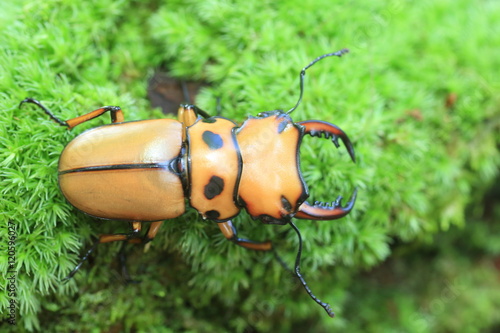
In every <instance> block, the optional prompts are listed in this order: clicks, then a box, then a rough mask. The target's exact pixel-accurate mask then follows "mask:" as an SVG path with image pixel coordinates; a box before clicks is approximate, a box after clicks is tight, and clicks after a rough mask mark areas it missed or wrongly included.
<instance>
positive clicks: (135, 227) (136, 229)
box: [62, 221, 163, 282]
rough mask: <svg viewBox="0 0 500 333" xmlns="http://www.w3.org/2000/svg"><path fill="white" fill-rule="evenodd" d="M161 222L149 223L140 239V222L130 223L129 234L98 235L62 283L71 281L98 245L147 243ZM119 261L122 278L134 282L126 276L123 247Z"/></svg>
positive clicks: (156, 231)
mask: <svg viewBox="0 0 500 333" xmlns="http://www.w3.org/2000/svg"><path fill="white" fill-rule="evenodd" d="M162 223H163V221H156V222H151V225H150V226H149V229H148V231H147V233H146V234H145V235H144V236H142V237H141V235H140V231H141V229H142V222H132V223H131V226H132V231H131V232H129V233H118V234H103V235H100V236H99V238H98V239H96V241H95V242H94V244H93V245H92V247H91V248H90V249H89V250H88V251H87V253H86V254H85V255H84V256H83V257H82V259H81V260H80V262H79V263H78V265H76V267H75V268H74V269H73V270H72V271H71V272H70V273H69V274H68V276H66V277H65V278H64V279H63V280H62V281H67V280H69V279H71V278H72V277H73V276H74V275H75V274H76V272H77V271H78V270H79V269H80V267H81V266H82V265H83V263H84V262H85V261H87V260H88V258H89V257H90V255H91V254H92V252H94V250H95V249H96V248H97V245H99V244H100V243H111V242H120V241H126V242H127V243H132V244H141V243H149V242H150V241H151V240H153V238H155V236H156V234H157V233H158V230H159V229H160V226H161V224H162ZM118 256H119V261H120V263H121V266H122V274H123V277H124V278H125V280H126V281H127V282H135V281H133V280H131V279H130V276H129V274H128V270H127V268H126V263H125V262H126V255H125V252H124V246H122V249H121V250H120V253H119V255H118Z"/></svg>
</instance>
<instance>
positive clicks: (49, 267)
mask: <svg viewBox="0 0 500 333" xmlns="http://www.w3.org/2000/svg"><path fill="white" fill-rule="evenodd" d="M499 20H500V5H498V4H497V3H496V2H494V1H489V2H488V1H486V2H482V3H481V4H477V3H476V2H473V1H467V0H460V1H451V0H440V1H420V2H418V3H415V2H412V1H404V0H396V1H391V2H385V1H372V2H369V3H366V2H361V1H355V2H337V3H332V1H329V0H318V1H314V2H308V3H307V4H304V3H303V1H298V0H290V1H279V2H276V1H265V2H262V1H259V2H252V1H243V0H235V1H219V0H213V1H194V0H192V1H164V2H162V1H149V2H139V1H124V0H123V1H116V0H114V1H111V0H100V1H85V2H77V1H72V0H50V1H44V2H43V3H42V2H34V1H33V2H30V1H11V2H10V3H9V4H2V5H1V6H0V28H1V29H2V34H0V110H1V112H0V166H1V169H0V191H1V194H2V195H1V197H0V212H2V213H1V214H0V223H1V224H0V239H1V240H2V242H1V244H0V270H1V271H2V272H6V271H7V270H8V269H9V266H8V256H7V242H6V241H3V240H4V239H5V240H6V239H8V238H7V237H8V228H7V226H8V222H9V221H12V222H13V223H15V226H16V233H17V239H16V263H15V270H16V272H17V301H18V315H17V326H16V327H12V326H10V325H8V323H5V322H4V323H3V324H2V329H4V328H5V329H10V330H12V331H16V330H17V331H40V330H42V331H65V332H66V331H71V330H72V331H80V332H91V331H92V332H93V331H96V332H97V331H107V330H118V331H130V330H136V331H144V332H150V331H159V332H179V331H186V332H212V331H218V332H224V331H228V332H234V331H237V332H244V331H246V332H252V331H271V330H273V331H283V332H285V331H292V330H299V329H303V330H304V329H307V330H309V331H316V332H323V331H324V332H326V331H332V330H333V329H337V330H344V331H350V332H358V331H359V332H376V331H381V330H383V331H394V332H396V331H397V332H399V331H405V332H406V331H407V332H421V331H425V329H427V328H430V329H432V331H436V332H439V331H464V332H466V331H474V330H479V329H483V328H484V329H485V328H487V327H493V325H495V324H496V325H498V323H499V322H500V319H499V318H498V315H497V314H496V312H495V309H496V308H498V303H499V298H500V296H499V295H498V294H497V293H494V292H488V291H489V290H492V289H495V288H496V289H498V282H497V280H495V274H498V273H497V272H495V271H494V269H493V268H492V266H491V264H488V263H489V262H490V260H491V257H493V256H498V254H499V248H498V246H496V245H495V244H498V240H497V239H496V238H495V236H494V233H493V232H491V230H494V229H490V228H493V227H492V226H491V225H490V224H491V223H492V222H491V221H494V219H495V218H496V219H497V220H498V216H499V215H498V213H496V214H493V215H491V216H494V217H491V216H490V217H487V218H485V217H481V218H479V217H480V216H483V215H482V211H481V210H482V208H481V207H483V205H482V204H481V200H482V199H483V197H484V193H485V192H486V190H487V189H488V188H489V187H490V186H491V184H492V183H493V182H494V179H495V176H496V175H497V174H498V166H499V164H500V154H499V152H498V146H499V143H500V136H499V133H500V131H499V127H500V115H499V114H500V112H499V109H500V99H499V97H498V96H500V94H499V92H500V91H499V90H500V83H499V81H498V75H497V73H498V68H499V67H500V58H499V57H498V45H500V31H499V29H500V27H499V25H498V24H497V22H498V21H499ZM343 47H348V48H350V50H351V53H350V54H349V55H347V56H345V57H342V58H341V59H337V58H330V59H325V60H323V61H322V62H320V63H318V64H317V65H315V66H314V67H313V68H311V69H310V70H308V72H307V76H306V85H305V95H304V100H303V103H302V105H301V106H300V107H299V108H298V109H297V110H296V111H294V113H293V114H292V116H293V118H294V119H295V120H296V121H300V120H306V119H321V120H325V121H330V122H332V123H335V124H337V125H339V126H340V127H341V128H343V129H344V130H345V131H346V132H347V133H348V134H349V136H350V138H351V140H353V143H354V145H355V149H356V154H357V160H358V163H357V165H356V166H353V165H352V164H351V163H350V162H349V158H348V156H347V154H346V153H345V151H343V149H340V150H336V149H332V146H331V145H327V144H326V142H321V141H316V140H312V139H307V140H305V141H304V145H303V146H302V155H303V157H302V169H303V173H304V176H305V178H306V181H307V183H308V184H309V186H310V189H311V194H312V197H313V199H314V200H334V199H335V198H336V196H337V195H338V194H344V195H346V196H347V195H348V194H349V193H350V191H352V188H353V187H354V186H357V187H358V188H359V198H358V202H357V203H356V206H355V209H354V211H353V212H352V213H351V214H350V215H349V216H348V217H347V218H345V219H342V220H338V221H332V222H321V223H319V222H318V223H313V222H309V221H302V222H298V226H299V227H300V228H301V230H302V232H303V237H304V240H305V248H304V256H303V269H302V270H303V272H304V273H305V274H306V275H307V278H308V282H309V284H310V286H311V288H312V289H313V291H314V292H315V293H316V294H317V295H318V296H319V297H320V298H321V299H323V300H325V301H329V302H331V304H332V306H333V308H334V310H336V312H337V314H338V317H337V318H336V319H334V320H331V319H330V318H328V317H327V316H326V315H325V314H324V312H323V311H322V310H321V308H319V307H318V306H316V305H315V304H314V303H313V302H312V301H311V300H310V299H308V297H307V295H306V294H305V292H304V291H303V290H302V289H301V288H297V284H296V281H295V280H293V279H291V278H289V277H288V276H287V273H286V272H285V271H283V269H282V268H281V267H280V266H279V265H278V264H277V263H276V261H274V259H273V256H272V254H268V253H257V252H252V251H246V250H245V249H242V248H239V247H237V246H234V244H231V243H229V242H227V241H226V240H225V239H224V237H223V236H222V235H221V234H220V232H219V231H218V228H217V227H216V226H215V225H214V224H213V223H208V222H204V221H202V220H201V219H200V218H199V217H198V216H197V214H196V213H195V212H189V213H187V214H186V215H184V216H183V217H181V218H179V219H176V220H172V221H168V222H167V223H164V225H163V226H162V229H161V231H160V233H159V235H158V236H157V239H156V240H155V241H154V242H153V243H152V245H151V248H150V249H149V251H148V252H147V253H143V248H142V247H140V246H138V247H132V246H130V247H129V249H130V254H129V266H130V267H131V271H132V274H133V275H134V277H135V278H138V279H141V280H142V283H141V284H138V285H129V286H124V285H122V284H121V283H120V276H119V273H118V269H119V268H118V264H117V262H116V255H117V253H118V251H119V249H120V245H119V244H110V245H102V246H100V247H99V249H98V251H97V255H96V256H95V259H94V260H93V261H91V262H89V263H86V264H85V265H84V266H83V267H82V269H81V270H80V272H79V273H78V274H77V275H76V276H75V278H74V279H73V280H71V281H70V282H69V283H67V284H61V282H60V280H61V279H62V278H63V277H64V276H66V275H67V274H68V272H69V271H70V270H71V269H72V268H73V267H74V265H75V264H76V262H77V261H78V258H79V256H80V254H81V253H83V251H84V250H85V249H86V248H88V247H89V246H90V241H91V237H92V236H95V235H96V234H99V233H105V232H113V231H117V230H119V231H124V230H126V229H127V226H126V225H123V224H122V223H119V222H106V223H104V222H101V221H96V220H93V219H91V218H89V217H87V216H84V215H83V214H82V213H79V212H77V211H76V210H75V209H74V208H72V207H71V206H70V205H69V204H68V203H67V202H66V201H65V199H64V198H63V196H62V194H61V193H60V192H59V190H58V186H57V177H56V173H57V172H56V170H57V159H58V156H59V154H60V152H61V150H62V149H63V147H64V146H65V144H66V143H67V142H69V141H70V140H71V139H72V138H73V137H75V136H76V135H77V134H78V133H81V132H82V131H83V130H85V129H87V128H90V127H94V126H97V125H100V124H103V123H107V122H109V120H108V119H104V118H105V117H102V119H95V120H93V121H91V122H88V123H86V124H85V125H82V126H81V128H77V129H75V130H73V131H66V130H65V129H64V128H61V127H59V126H57V124H54V123H53V122H52V121H50V119H48V117H47V116H46V115H45V114H43V113H42V112H40V110H39V109H37V108H35V107H33V106H30V105H25V106H23V107H22V108H18V104H19V102H20V101H21V100H22V99H24V98H25V97H26V96H29V97H34V98H37V99H39V100H41V101H42V102H43V103H44V104H45V105H47V106H48V107H49V108H50V109H51V110H52V111H53V112H54V113H55V114H57V115H58V116H59V117H60V118H62V119H69V118H72V117H75V116H77V115H81V114H83V113H85V112H88V111H90V110H93V109H95V108H97V107H99V106H102V105H120V106H121V107H122V108H123V109H124V111H125V116H126V119H127V120H137V119H146V118H153V117H163V115H160V113H159V112H158V110H151V107H150V104H149V102H148V101H147V99H146V84H147V79H148V78H149V77H150V75H151V74H152V72H153V71H154V70H155V69H157V68H159V67H162V68H166V70H167V71H168V72H169V73H170V74H172V75H173V76H176V77H182V78H189V79H201V80H204V81H206V82H209V83H210V86H208V87H206V88H204V89H202V91H201V92H200V94H199V95H198V96H197V104H198V105H199V106H200V107H202V108H203V109H205V110H215V106H216V100H217V97H221V103H222V110H223V115H224V116H226V117H228V118H231V119H235V120H237V121H241V120H243V119H244V118H245V117H246V116H248V115H255V114H257V113H258V112H261V111H267V110H274V109H289V108H290V107H292V106H293V105H294V104H295V102H296V100H297V97H298V73H299V71H300V69H301V68H303V67H304V66H305V65H306V64H308V63H309V62H310V61H311V60H312V59H314V58H315V57H316V56H319V55H321V54H324V53H328V52H332V51H336V50H338V49H341V48H343ZM450 95H456V96H457V100H456V102H455V103H454V104H453V105H451V106H450V105H448V106H447V105H446V103H445V101H446V99H447V98H448V97H449V96H450ZM79 127H80V126H79ZM495 202H496V203H498V201H495ZM467 208H469V209H468V210H467ZM467 221H468V222H467ZM466 222H467V223H466ZM235 223H236V225H237V226H238V229H239V232H240V234H241V235H244V236H247V237H251V238H252V239H256V240H260V239H262V240H264V239H273V240H275V242H276V247H277V248H278V249H279V251H280V253H281V254H282V255H283V257H284V258H285V260H287V262H289V263H292V262H293V258H294V251H295V249H296V246H297V240H296V238H295V236H294V234H293V232H290V230H289V228H288V227H278V226H263V225H261V223H260V222H257V221H251V219H250V218H249V217H248V216H247V215H246V214H241V216H239V217H238V218H237V219H236V221H235ZM459 229H463V231H460V230H459ZM436 235H437V236H436ZM395 243H397V244H398V245H397V246H395V245H394V244H395ZM469 243H472V244H474V246H475V247H474V246H472V247H469V246H466V245H467V244H469ZM433 244H435V245H433ZM481 244H484V246H483V245H481ZM479 245H481V246H479ZM394 251H395V252H396V253H395V254H394V255H393V256H391V257H390V259H388V258H389V256H390V255H391V253H393V252H394ZM430 252H431V253H432V255H430V254H429V253H430ZM478 253H479V254H478ZM384 260H388V261H387V262H386V263H385V264H384V265H383V266H381V267H380V268H378V270H377V271H379V270H380V271H382V272H385V273H384V274H385V275H384V274H382V278H379V275H377V274H375V273H360V271H361V270H363V269H370V268H372V267H373V266H375V265H378V264H380V263H381V262H383V261H384ZM394 271H395V272H394ZM387 272H388V273H387ZM417 273H418V274H417ZM386 276H389V277H391V278H392V279H394V283H392V282H391V283H390V284H387V282H386V281H393V280H387V278H386ZM420 276H422V277H425V278H423V279H419V277H420ZM7 277H8V276H7V275H5V276H4V275H3V274H2V275H0V288H2V289H1V292H0V309H1V313H2V314H5V313H7V310H8V308H7V306H8V304H9V297H8V293H7V290H6V288H5V286H6V285H7V281H6V278H7ZM443 281H460V286H463V288H462V291H461V292H460V293H459V294H457V295H456V297H455V298H454V299H453V301H450V302H442V303H440V304H438V302H437V301H436V302H434V303H433V300H436V299H438V300H439V299H441V298H440V297H441V296H440V293H442V291H443V290H445V289H446V284H445V283H444V284H443ZM457 283H458V282H457ZM443 288H445V289H443ZM433 304H434V305H433ZM387 313H389V315H386V314H387ZM473 318H480V320H476V321H474V320H473ZM425 325H427V326H425ZM424 326H425V327H424Z"/></svg>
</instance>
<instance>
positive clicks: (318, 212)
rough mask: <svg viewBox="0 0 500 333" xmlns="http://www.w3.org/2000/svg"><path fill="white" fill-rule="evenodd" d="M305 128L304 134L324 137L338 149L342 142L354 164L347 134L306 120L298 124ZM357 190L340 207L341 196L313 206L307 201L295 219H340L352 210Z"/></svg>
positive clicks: (354, 157)
mask: <svg viewBox="0 0 500 333" xmlns="http://www.w3.org/2000/svg"><path fill="white" fill-rule="evenodd" d="M298 124H299V125H302V126H304V127H305V131H304V134H309V135H311V136H314V137H320V138H321V137H324V138H326V139H330V138H331V140H332V142H333V144H335V146H336V147H337V148H338V147H339V142H338V139H339V138H340V140H342V142H343V143H344V145H345V147H346V149H347V151H348V153H349V156H350V157H351V159H352V161H353V162H356V156H355V154H354V147H353V146H352V143H351V140H349V137H348V136H347V134H346V133H345V132H344V131H343V130H341V129H340V128H339V127H338V126H335V125H333V124H330V123H328V122H326V121H321V120H306V121H301V122H299V123H298ZM357 193H358V191H357V189H355V190H354V192H353V194H352V195H351V198H350V199H349V202H348V203H347V204H346V205H345V206H342V202H341V201H342V196H339V197H338V198H337V199H336V200H335V201H333V202H331V203H324V202H319V201H317V202H315V203H314V204H313V205H311V204H309V203H308V202H307V201H305V202H304V203H302V205H300V206H299V209H298V210H297V213H296V214H295V216H294V217H295V218H298V219H307V220H334V219H338V218H341V217H343V216H345V215H347V214H349V212H350V211H351V210H352V208H353V207H354V203H355V202H356V196H357Z"/></svg>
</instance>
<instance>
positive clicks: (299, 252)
mask: <svg viewBox="0 0 500 333" xmlns="http://www.w3.org/2000/svg"><path fill="white" fill-rule="evenodd" d="M289 224H290V226H291V227H292V228H293V230H295V232H296V233H297V237H298V238H299V248H298V250H297V257H296V258H295V267H294V270H295V276H296V277H297V278H298V279H299V280H300V283H301V284H302V286H303V287H304V289H305V290H306V292H307V293H308V294H309V296H310V297H311V298H312V299H313V300H314V301H315V302H316V303H318V304H319V305H320V306H321V307H323V309H325V311H326V312H327V313H328V315H329V316H330V317H332V318H333V317H334V316H335V313H333V311H332V309H331V307H330V304H328V303H325V302H323V301H322V300H320V299H319V298H318V297H316V295H314V294H313V293H312V291H311V289H310V288H309V286H308V285H307V283H306V280H305V279H304V277H303V276H302V274H301V273H300V257H301V255H302V236H301V235H300V231H299V229H298V228H297V227H296V226H295V224H293V223H292V222H291V221H290V222H289Z"/></svg>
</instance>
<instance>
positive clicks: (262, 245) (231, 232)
mask: <svg viewBox="0 0 500 333" xmlns="http://www.w3.org/2000/svg"><path fill="white" fill-rule="evenodd" d="M217 224H218V225H219V228H220V230H221V232H222V234H223V235H224V237H226V238H227V240H230V241H231V242H233V243H235V244H237V245H239V246H242V247H244V248H247V249H251V250H259V251H269V250H272V248H273V245H272V243H271V242H270V241H267V242H255V241H252V240H249V239H244V238H239V237H238V232H237V230H236V228H235V227H234V225H233V223H232V222H231V221H227V222H220V223H217Z"/></svg>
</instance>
